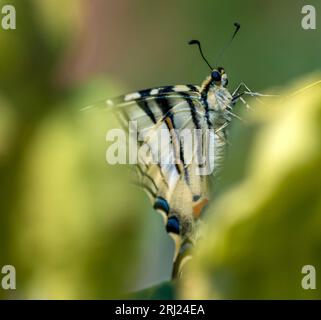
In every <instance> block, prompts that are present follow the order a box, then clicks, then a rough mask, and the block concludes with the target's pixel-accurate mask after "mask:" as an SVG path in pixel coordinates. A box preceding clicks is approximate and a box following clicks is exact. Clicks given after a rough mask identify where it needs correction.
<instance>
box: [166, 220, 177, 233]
mask: <svg viewBox="0 0 321 320" xmlns="http://www.w3.org/2000/svg"><path fill="white" fill-rule="evenodd" d="M166 231H167V232H171V233H175V234H179V221H178V219H177V217H170V218H169V219H168V222H167V225H166Z"/></svg>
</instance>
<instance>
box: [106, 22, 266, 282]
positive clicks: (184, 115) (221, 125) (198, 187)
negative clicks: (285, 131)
mask: <svg viewBox="0 0 321 320" xmlns="http://www.w3.org/2000/svg"><path fill="white" fill-rule="evenodd" d="M235 27H236V29H235V32H234V34H233V36H232V39H233V38H234V37H235V35H236V33H237V32H238V30H239V29H240V25H239V24H238V23H235ZM189 44H191V45H197V46H198V48H199V51H200V54H201V56H202V58H203V59H204V61H205V62H206V63H207V65H208V66H209V67H210V70H211V73H210V75H209V76H208V77H207V78H206V79H205V80H204V81H203V83H202V84H201V85H200V86H197V85H191V84H189V85H174V86H163V87H158V88H151V89H144V90H140V91H137V92H133V93H130V94H126V95H123V96H120V97H117V98H114V99H108V100H106V104H107V106H108V107H109V108H111V109H112V110H114V112H115V113H116V114H117V116H118V118H119V121H120V122H121V123H122V125H123V126H124V127H125V129H126V130H128V126H129V125H128V124H129V123H130V122H134V123H135V126H136V128H137V132H138V135H139V136H140V137H142V139H141V141H140V144H139V145H140V147H142V146H144V147H145V149H146V152H145V153H143V155H141V156H140V158H139V161H138V163H137V165H136V170H137V177H138V179H137V182H136V183H137V184H138V185H139V186H140V187H142V188H143V189H144V190H145V191H146V193H147V194H148V195H149V197H150V199H151V202H152V205H153V207H154V209H155V210H156V211H158V212H159V213H160V214H161V215H162V217H163V219H164V223H165V227H166V231H167V232H168V234H169V235H170V236H171V237H172V238H173V239H174V241H175V248H176V249H175V254H174V259H173V272H172V276H173V278H176V277H180V276H181V274H182V270H183V266H184V265H185V263H186V262H187V261H188V260H189V259H190V258H191V251H192V249H193V246H194V244H195V242H196V241H197V239H198V238H199V237H200V235H201V228H202V221H201V219H200V218H201V216H202V214H203V212H204V209H205V207H206V206H207V204H208V203H209V201H210V200H211V199H210V176H212V175H214V176H215V174H217V172H219V168H220V166H221V165H222V162H223V159H224V153H225V149H226V146H227V138H228V128H229V125H230V123H231V121H232V119H233V118H239V117H238V116H237V115H236V114H235V113H234V112H233V107H234V105H235V104H236V102H237V101H239V100H241V101H242V102H243V103H246V102H245V101H244V100H243V98H242V96H243V95H244V94H248V95H251V96H260V94H259V93H255V92H252V91H251V90H250V89H249V88H248V87H247V86H246V85H245V84H244V83H241V84H240V85H239V86H238V87H237V88H236V90H235V91H234V92H233V93H231V92H230V91H229V90H228V88H227V87H228V77H227V74H226V72H225V69H224V68H223V67H216V68H212V67H211V65H210V64H209V62H208V61H207V59H206V58H205V56H204V54H203V51H202V48H201V44H200V42H199V41H198V40H192V41H190V42H189ZM242 89H243V90H242ZM186 129H188V130H197V132H201V133H200V134H199V135H198V136H196V138H195V139H194V145H195V148H194V149H195V150H196V152H194V151H195V150H194V149H193V151H192V152H191V153H192V157H191V159H192V160H191V161H187V159H186V151H190V150H187V149H189V146H187V147H186V145H184V144H183V143H181V139H180V136H179V133H180V132H182V131H183V130H186ZM160 131H162V132H165V140H163V141H161V142H160V143H159V141H158V140H157V137H159V133H160ZM207 132H211V133H212V135H209V136H208V135H206V133H207ZM203 136H206V137H208V139H202V137H203ZM134 139H137V136H135V137H134ZM205 140H206V141H205ZM208 140H210V141H208ZM204 141H205V142H204ZM210 145H212V146H213V148H210ZM159 150H166V151H165V152H163V154H162V156H161V157H160V158H158V161H152V160H153V155H155V154H156V153H158V152H159ZM200 150H201V154H200ZM147 151H148V152H147ZM202 155H203V156H204V157H205V159H207V168H208V167H210V168H213V167H214V172H213V173H212V170H209V172H208V173H207V174H200V171H201V170H202V169H204V163H203V162H202V161H196V160H197V158H199V157H200V156H202ZM170 158H171V160H174V161H169V160H170ZM198 160H199V159H198ZM205 172H206V170H205Z"/></svg>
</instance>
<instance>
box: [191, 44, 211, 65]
mask: <svg viewBox="0 0 321 320" xmlns="http://www.w3.org/2000/svg"><path fill="white" fill-rule="evenodd" d="M188 44H190V45H193V44H196V45H197V46H198V49H199V51H200V54H201V56H202V58H203V60H204V61H205V62H206V64H207V65H208V66H209V68H210V69H211V70H213V68H212V67H211V65H210V63H209V62H208V60H207V59H206V58H205V56H204V54H203V51H202V47H201V43H200V42H199V41H198V40H191V41H190V42H189V43H188Z"/></svg>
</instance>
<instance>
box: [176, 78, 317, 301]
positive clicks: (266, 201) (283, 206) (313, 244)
mask: <svg viewBox="0 0 321 320" xmlns="http://www.w3.org/2000/svg"><path fill="white" fill-rule="evenodd" d="M319 79H320V77H318V78H317V79H315V78H312V79H311V78H309V79H304V80H302V81H300V82H298V83H297V84H296V85H295V86H291V87H289V88H288V89H286V90H285V91H284V92H283V97H282V98H281V99H280V100H277V101H275V100H272V101H270V105H267V104H265V105H263V106H256V108H255V111H254V112H253V113H248V114H246V115H245V119H246V123H247V124H246V125H245V124H241V125H240V126H239V128H235V130H234V133H233V134H232V137H231V145H232V150H233V151H231V153H230V154H229V157H228V160H227V164H226V167H225V172H224V174H223V176H222V181H223V182H222V186H223V187H222V192H221V193H220V194H219V196H218V197H217V198H216V200H215V202H214V203H213V205H212V206H211V207H210V209H209V212H208V216H209V218H208V221H207V222H208V230H207V233H206V234H205V235H204V239H203V241H202V242H200V243H199V245H198V247H197V248H196V250H195V251H196V254H195V257H194V259H192V261H191V263H190V265H189V266H188V267H189V268H188V269H187V270H186V275H185V278H184V281H182V283H181V286H180V297H183V298H197V299H200V298H202V299H203V298H205V299H212V298H214V299H221V298H223V299H249V298H254V299H305V298H312V299H319V298H321V291H320V290H304V289H303V288H302V286H301V280H302V278H303V277H304V275H305V274H302V272H301V270H302V267H303V266H304V265H313V266H314V267H315V268H316V272H317V274H318V271H319V272H320V271H321V256H320V249H321V233H320V226H321V197H320V193H321V139H320V137H321V92H320V87H318V86H316V87H313V88H310V89H308V90H305V91H303V92H301V93H299V94H295V95H292V96H290V94H291V93H293V92H295V91H296V90H298V89H301V88H303V87H304V86H305V85H306V84H307V83H312V82H314V81H316V80H319ZM238 141H241V143H240V144H239V143H238ZM244 153H245V154H244ZM224 181H225V182H224Z"/></svg>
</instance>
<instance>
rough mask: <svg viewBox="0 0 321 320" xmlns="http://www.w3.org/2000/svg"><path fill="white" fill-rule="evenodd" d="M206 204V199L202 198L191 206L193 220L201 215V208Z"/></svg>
mask: <svg viewBox="0 0 321 320" xmlns="http://www.w3.org/2000/svg"><path fill="white" fill-rule="evenodd" d="M207 204H208V199H206V198H203V199H200V200H198V201H197V202H196V203H195V204H194V206H193V215H194V218H196V219H197V218H199V216H200V214H201V213H202V210H203V208H204V207H205V206H206V205H207Z"/></svg>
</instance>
